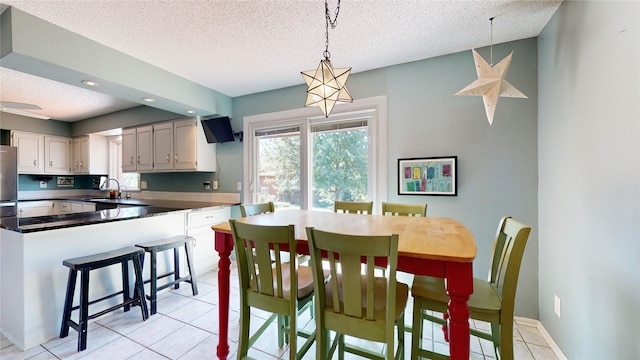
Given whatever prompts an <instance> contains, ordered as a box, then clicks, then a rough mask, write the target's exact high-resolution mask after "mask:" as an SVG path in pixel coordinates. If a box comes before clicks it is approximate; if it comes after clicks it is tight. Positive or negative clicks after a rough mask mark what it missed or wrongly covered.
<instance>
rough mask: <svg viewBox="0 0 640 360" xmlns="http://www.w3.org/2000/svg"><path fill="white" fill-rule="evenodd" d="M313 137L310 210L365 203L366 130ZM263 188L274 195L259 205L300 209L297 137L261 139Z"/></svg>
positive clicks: (341, 131)
mask: <svg viewBox="0 0 640 360" xmlns="http://www.w3.org/2000/svg"><path fill="white" fill-rule="evenodd" d="M312 137H313V149H312V151H313V175H312V176H313V200H312V201H313V207H316V208H330V207H332V206H333V202H334V201H335V200H341V201H365V200H366V199H367V198H368V196H367V189H368V184H367V173H368V157H369V146H368V139H367V130H366V129H349V130H339V131H322V132H314V133H312ZM259 156H260V159H259V164H260V169H259V171H260V175H261V176H262V177H263V179H264V180H263V185H267V186H269V187H271V188H272V189H273V190H274V191H275V193H276V194H277V196H276V198H275V199H274V198H273V196H271V197H270V196H269V195H265V196H261V199H260V201H276V202H280V203H283V202H286V203H290V204H291V205H295V206H299V205H300V195H301V194H300V134H299V133H291V134H288V135H287V136H282V137H273V138H267V137H265V138H261V139H260V152H259Z"/></svg>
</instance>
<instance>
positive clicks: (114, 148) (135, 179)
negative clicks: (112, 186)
mask: <svg viewBox="0 0 640 360" xmlns="http://www.w3.org/2000/svg"><path fill="white" fill-rule="evenodd" d="M109 177H110V178H114V179H117V180H118V181H119V182H120V187H121V189H120V190H121V191H124V190H127V191H137V190H140V174H139V173H130V172H126V173H123V172H122V137H121V136H115V137H113V138H109ZM123 194H124V193H123Z"/></svg>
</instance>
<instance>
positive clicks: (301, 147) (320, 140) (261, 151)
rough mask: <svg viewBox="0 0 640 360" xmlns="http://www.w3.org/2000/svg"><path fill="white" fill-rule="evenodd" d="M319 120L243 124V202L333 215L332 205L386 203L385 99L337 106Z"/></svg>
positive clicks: (253, 119) (291, 115) (301, 117)
mask: <svg viewBox="0 0 640 360" xmlns="http://www.w3.org/2000/svg"><path fill="white" fill-rule="evenodd" d="M349 105H351V106H349ZM314 110H316V111H314ZM309 114H313V115H314V116H313V117H312V116H309ZM317 114H318V112H317V109H314V108H305V109H298V110H291V111H285V112H280V113H271V114H265V115H256V116H249V117H246V118H245V127H244V132H245V134H249V137H248V138H246V139H245V142H244V147H245V148H244V154H245V164H246V165H247V166H246V170H245V183H246V184H248V186H246V187H245V193H244V202H246V203H260V202H266V201H273V202H274V203H275V205H276V208H278V209H283V208H294V209H305V210H306V209H313V210H326V211H332V210H333V203H334V201H335V200H342V201H374V202H376V201H377V199H383V198H386V167H387V166H386V162H387V158H386V97H379V98H372V99H365V100H361V101H356V102H354V103H353V104H345V105H341V106H339V107H336V108H335V109H334V112H333V114H332V115H331V116H330V117H329V118H325V117H323V116H317ZM305 115H306V116H305Z"/></svg>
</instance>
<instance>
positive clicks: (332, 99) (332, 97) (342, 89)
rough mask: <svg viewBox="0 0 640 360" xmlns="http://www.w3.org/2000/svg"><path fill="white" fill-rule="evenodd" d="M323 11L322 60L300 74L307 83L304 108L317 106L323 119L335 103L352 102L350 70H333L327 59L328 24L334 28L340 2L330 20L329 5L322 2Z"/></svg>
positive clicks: (329, 55)
mask: <svg viewBox="0 0 640 360" xmlns="http://www.w3.org/2000/svg"><path fill="white" fill-rule="evenodd" d="M324 9H325V34H326V42H325V50H324V53H323V55H324V60H320V65H318V68H317V69H315V70H308V71H302V72H300V73H301V74H302V78H303V79H304V81H305V82H306V83H307V86H308V88H307V101H306V103H305V104H304V106H319V107H320V110H322V113H323V114H324V116H325V117H329V114H331V110H332V109H333V107H334V105H335V104H336V103H337V102H349V103H350V102H353V98H352V97H351V94H349V90H347V87H346V86H345V85H346V82H347V78H348V77H349V75H350V74H351V68H350V67H349V68H334V67H333V66H332V65H331V61H330V60H329V58H330V57H331V53H329V24H331V28H332V29H334V28H335V27H336V24H337V21H338V13H339V12H340V0H338V6H337V7H336V13H335V14H336V16H335V18H334V19H333V20H331V16H329V5H328V4H327V0H325V2H324Z"/></svg>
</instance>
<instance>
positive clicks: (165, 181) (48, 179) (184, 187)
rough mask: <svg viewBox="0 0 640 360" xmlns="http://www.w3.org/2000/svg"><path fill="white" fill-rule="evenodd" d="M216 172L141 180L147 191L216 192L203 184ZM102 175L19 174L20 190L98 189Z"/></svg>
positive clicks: (158, 175) (160, 175)
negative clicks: (65, 181) (66, 181)
mask: <svg viewBox="0 0 640 360" xmlns="http://www.w3.org/2000/svg"><path fill="white" fill-rule="evenodd" d="M214 175H215V173H213V172H172V173H149V174H140V180H141V181H146V183H147V188H146V189H143V190H146V191H169V192H198V193H214V192H216V191H214V190H213V188H212V186H209V189H206V188H205V185H204V184H203V183H204V182H205V181H208V182H209V183H210V184H213V180H214ZM58 177H62V178H73V185H72V186H69V185H64V186H59V185H58ZM94 179H95V180H96V183H97V182H98V181H99V179H100V176H97V175H60V176H56V175H46V174H42V175H28V174H20V175H19V176H18V190H19V191H46V190H76V189H96V188H97V187H96V186H94ZM41 180H42V181H45V183H46V185H47V186H46V187H45V188H42V187H40V181H41Z"/></svg>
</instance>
